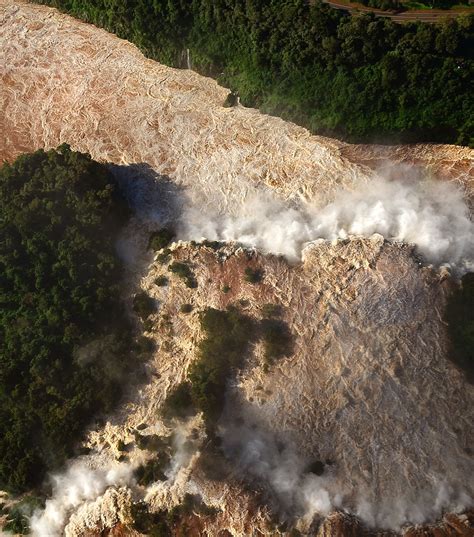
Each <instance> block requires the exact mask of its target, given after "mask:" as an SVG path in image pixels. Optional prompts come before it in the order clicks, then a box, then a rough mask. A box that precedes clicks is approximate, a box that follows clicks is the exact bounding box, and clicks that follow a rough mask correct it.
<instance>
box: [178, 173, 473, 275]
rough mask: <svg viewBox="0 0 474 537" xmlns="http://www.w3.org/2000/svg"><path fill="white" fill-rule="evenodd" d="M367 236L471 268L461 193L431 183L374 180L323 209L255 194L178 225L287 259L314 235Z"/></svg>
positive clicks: (196, 212) (188, 214)
mask: <svg viewBox="0 0 474 537" xmlns="http://www.w3.org/2000/svg"><path fill="white" fill-rule="evenodd" d="M374 233H379V234H381V235H383V236H384V237H385V238H386V239H390V240H397V241H404V242H408V243H412V244H415V245H416V247H417V250H418V252H419V254H421V255H422V256H423V257H424V258H425V260H426V261H427V262H428V263H432V264H434V265H437V266H442V265H446V266H449V267H452V268H454V269H456V270H457V271H459V272H461V273H462V272H466V271H470V270H473V268H474V223H473V222H472V221H471V220H470V217H469V210H468V207H467V205H466V203H465V201H464V199H463V195H462V192H461V191H460V190H459V189H458V188H457V187H456V186H454V185H453V184H451V183H445V182H439V181H416V182H402V181H388V180H385V179H376V180H373V181H371V182H369V183H364V184H363V185H361V186H360V187H359V188H358V189H356V190H354V191H350V192H349V191H341V192H340V194H339V195H338V196H337V197H336V199H335V201H333V202H332V203H330V204H328V205H326V206H325V207H323V208H316V207H314V206H311V205H305V206H302V207H297V208H291V207H288V205H287V204H284V203H283V202H282V201H280V200H276V199H275V198H274V197H273V196H271V195H270V194H268V193H257V194H254V195H253V197H251V198H250V199H249V200H247V201H246V203H245V204H242V206H240V207H239V208H238V209H237V210H236V212H235V213H234V214H232V215H228V214H227V215H222V214H218V213H217V212H214V213H213V212H212V211H209V210H207V209H206V210H202V209H201V208H196V207H190V208H188V209H187V211H185V213H184V218H183V223H182V230H181V235H182V236H183V237H184V238H186V239H189V240H200V239H203V238H206V239H209V240H225V241H227V240H232V241H237V242H240V243H242V244H244V245H246V246H253V247H256V248H259V249H261V250H263V251H265V252H270V253H275V254H282V255H284V256H286V257H287V258H288V259H290V260H298V259H300V258H301V254H302V250H303V248H304V246H305V244H307V243H308V242H311V241H314V240H317V239H329V240H332V239H337V238H346V237H348V236H350V235H356V236H362V237H370V236H371V235H373V234H374Z"/></svg>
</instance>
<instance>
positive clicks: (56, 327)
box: [0, 145, 130, 491]
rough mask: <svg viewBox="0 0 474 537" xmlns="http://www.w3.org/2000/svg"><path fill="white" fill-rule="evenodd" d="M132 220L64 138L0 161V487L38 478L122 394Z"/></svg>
mask: <svg viewBox="0 0 474 537" xmlns="http://www.w3.org/2000/svg"><path fill="white" fill-rule="evenodd" d="M126 218H127V210H126V208H125V205H124V204H123V203H122V201H121V199H120V197H119V196H118V194H117V191H116V189H115V186H114V181H113V177H112V176H111V174H110V173H109V171H108V170H107V168H106V167H105V166H104V165H101V164H98V163H96V162H94V161H93V160H91V158H90V157H89V156H88V155H85V154H81V153H76V152H73V151H71V150H70V148H69V147H68V146H67V145H63V146H60V147H59V148H58V149H57V150H51V151H47V152H45V151H43V150H40V151H37V152H35V153H33V154H28V155H23V156H20V157H19V158H18V159H17V160H16V161H15V162H14V163H13V164H11V165H10V164H7V163H5V164H4V165H3V167H2V168H1V169H0V488H7V489H9V490H12V491H23V490H26V489H27V488H28V487H30V486H33V485H37V484H38V483H40V481H41V479H42V478H43V477H44V474H45V472H46V471H47V470H48V469H53V468H56V467H57V466H59V465H60V464H61V463H62V462H63V461H64V459H65V458H66V457H68V456H70V455H71V453H72V449H73V445H74V442H75V441H77V439H78V436H79V435H80V433H81V432H82V430H83V428H84V426H85V425H86V424H87V423H88V422H89V421H90V420H91V418H92V416H93V414H94V413H95V412H97V411H99V410H103V411H108V410H110V408H111V406H112V404H113V403H114V402H115V401H116V400H117V397H118V396H119V393H120V390H119V382H118V380H119V379H120V376H121V374H122V373H123V371H124V369H125V367H126V350H127V348H128V345H129V342H128V338H129V334H130V331H129V330H128V325H127V323H126V321H125V316H124V314H123V312H122V309H121V307H120V305H119V302H118V284H119V280H120V275H121V270H120V263H119V261H118V258H117V256H116V253H115V240H116V237H117V233H118V232H119V230H120V228H121V226H122V225H123V223H124V222H125V220H126Z"/></svg>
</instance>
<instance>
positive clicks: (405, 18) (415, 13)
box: [323, 0, 472, 23]
mask: <svg viewBox="0 0 474 537" xmlns="http://www.w3.org/2000/svg"><path fill="white" fill-rule="evenodd" d="M323 2H325V3H326V4H329V5H330V6H331V7H333V8H334V9H342V10H344V11H350V12H352V13H374V15H376V16H377V17H386V18H388V19H392V20H393V21H395V22H413V21H422V22H431V23H433V22H438V21H439V20H440V19H445V18H454V17H457V16H458V15H462V14H465V13H468V12H466V11H444V10H439V9H438V10H436V9H430V10H429V11H428V10H411V11H403V12H402V13H394V12H390V11H383V10H381V9H375V8H370V7H366V6H363V5H361V4H341V3H339V2H333V1H332V0H323ZM471 13H472V11H471Z"/></svg>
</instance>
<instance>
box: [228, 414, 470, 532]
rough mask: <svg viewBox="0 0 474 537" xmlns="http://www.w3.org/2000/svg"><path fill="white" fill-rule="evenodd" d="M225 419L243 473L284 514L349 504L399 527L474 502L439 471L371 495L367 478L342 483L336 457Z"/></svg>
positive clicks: (373, 522)
mask: <svg viewBox="0 0 474 537" xmlns="http://www.w3.org/2000/svg"><path fill="white" fill-rule="evenodd" d="M222 425H223V426H222V428H221V431H220V432H221V434H222V440H223V442H222V446H223V449H224V451H225V453H226V455H227V456H228V457H229V458H230V459H231V460H232V461H233V462H234V464H235V465H236V466H237V468H238V469H239V473H240V474H241V475H247V476H250V477H253V478H255V479H256V482H257V483H258V486H259V487H261V486H262V485H265V488H266V490H267V492H269V493H270V498H269V502H270V505H271V506H272V508H273V509H274V510H275V512H278V513H280V514H281V515H282V516H283V519H285V518H289V519H290V520H291V519H293V520H295V519H299V520H300V521H302V522H303V524H304V525H309V524H311V522H312V521H313V519H314V517H315V516H316V517H321V516H326V515H328V514H329V513H330V512H331V511H333V510H334V509H343V510H344V511H347V512H350V513H353V514H355V515H357V516H358V517H359V518H360V519H361V520H362V521H363V522H364V523H365V524H367V525H368V526H371V527H374V528H384V529H389V530H395V531H399V530H400V529H401V528H402V527H403V526H404V525H405V524H422V523H425V522H427V521H429V520H434V519H436V518H437V517H439V515H440V513H442V512H462V511H463V510H464V509H466V508H467V507H469V506H471V505H472V501H473V500H472V498H471V496H470V495H469V493H468V491H466V490H463V489H459V487H453V486H451V485H450V484H449V483H447V481H446V479H445V478H443V477H441V476H436V475H433V476H432V483H431V485H430V486H429V487H426V488H425V489H423V490H412V491H408V490H407V491H406V493H405V494H404V495H402V496H396V497H393V496H392V495H391V494H390V493H388V494H384V495H382V496H381V497H380V498H378V500H376V501H370V500H368V494H366V493H367V491H364V488H363V486H362V485H361V484H359V485H358V486H357V487H356V488H355V489H354V488H350V487H348V486H347V484H346V485H342V484H341V482H340V479H338V476H337V470H336V468H333V466H332V463H331V461H326V463H325V464H323V463H321V462H320V461H318V462H317V463H316V464H315V461H309V460H305V459H304V458H302V457H301V456H300V455H299V454H298V449H297V447H296V446H295V445H294V444H293V443H292V442H291V441H288V439H287V440H286V441H282V440H281V439H278V438H277V437H276V436H275V435H274V434H272V433H269V432H266V431H264V430H262V429H260V428H258V427H257V426H256V424H245V423H241V424H239V425H233V424H222ZM311 462H312V463H313V464H311ZM446 477H447V479H448V480H449V476H446Z"/></svg>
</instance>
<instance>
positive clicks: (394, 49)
mask: <svg viewBox="0 0 474 537" xmlns="http://www.w3.org/2000/svg"><path fill="white" fill-rule="evenodd" d="M41 3H44V4H48V5H52V6H56V7H59V8H60V9H62V10H63V11H66V12H69V13H71V14H72V15H74V16H76V17H79V18H82V19H83V20H85V21H88V22H93V23H95V24H97V25H99V26H102V27H104V28H106V29H107V30H110V31H112V32H115V33H116V34H118V35H119V36H120V37H123V38H125V39H128V40H130V41H132V42H133V43H135V44H136V45H138V46H139V47H140V48H141V49H142V50H143V51H144V52H145V53H146V54H147V55H148V56H150V57H152V58H154V59H156V60H158V61H161V62H163V63H166V64H169V65H173V66H178V67H185V66H186V63H187V54H186V49H189V57H190V59H191V63H192V67H193V68H194V69H196V70H198V71H200V72H202V73H205V74H209V75H212V76H214V77H216V78H218V79H219V81H220V82H221V83H222V84H224V85H227V86H229V87H230V88H232V89H233V90H235V91H238V92H239V93H240V96H241V100H242V102H243V104H245V105H248V106H257V107H259V108H261V109H262V110H263V111H265V112H268V113H271V114H275V115H279V116H281V117H283V118H285V119H290V120H292V121H295V122H297V123H299V124H301V125H304V126H306V127H308V128H310V129H311V130H312V131H313V132H317V133H322V134H328V135H336V136H342V137H345V138H347V139H349V140H351V141H377V142H388V141H391V142H393V141H438V142H449V143H458V144H464V145H466V144H471V145H472V144H474V120H473V117H474V97H473V94H472V91H471V85H472V80H473V78H474V32H473V29H474V16H472V15H471V16H469V17H465V18H457V19H455V20H450V21H446V22H444V23H442V24H439V25H430V24H422V23H416V24H415V23H411V24H403V25H402V24H396V23H393V22H391V21H389V20H387V19H381V18H374V17H373V16H370V15H364V16H356V17H352V16H350V15H348V14H346V13H343V12H341V11H338V10H333V9H331V8H329V7H328V6H326V5H322V4H320V3H315V4H312V5H310V3H309V2H307V1H306V0H287V1H281V0H273V1H268V2H260V1H257V0H247V1H246V2H241V1H240V0H193V1H192V2H186V1H184V0H153V1H149V0H43V1H42V2H41Z"/></svg>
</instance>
